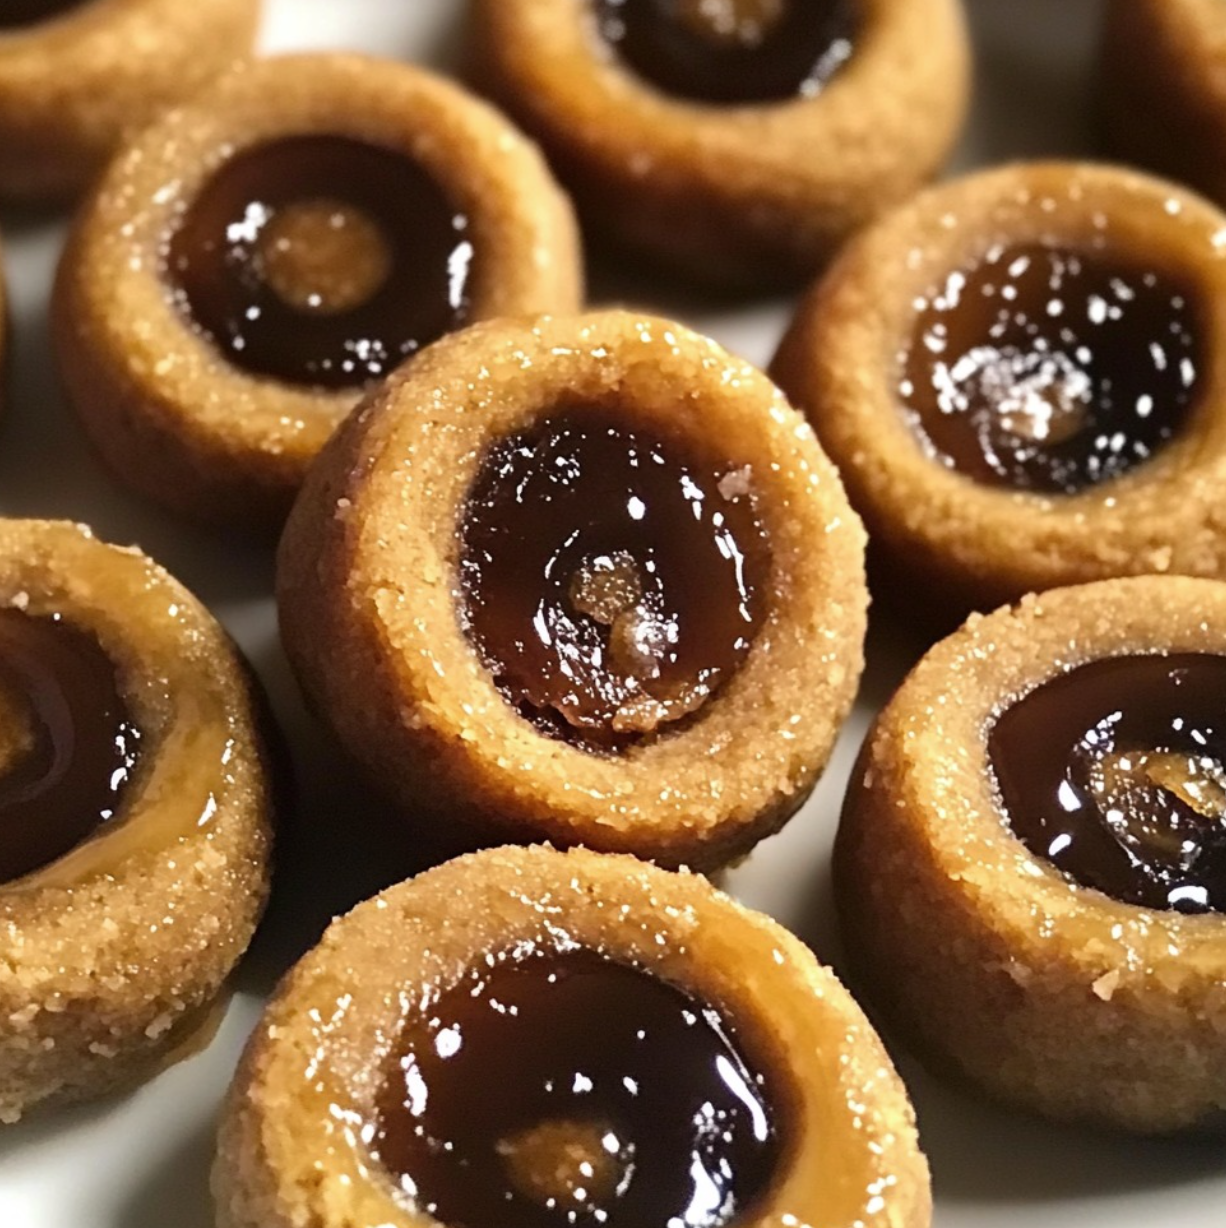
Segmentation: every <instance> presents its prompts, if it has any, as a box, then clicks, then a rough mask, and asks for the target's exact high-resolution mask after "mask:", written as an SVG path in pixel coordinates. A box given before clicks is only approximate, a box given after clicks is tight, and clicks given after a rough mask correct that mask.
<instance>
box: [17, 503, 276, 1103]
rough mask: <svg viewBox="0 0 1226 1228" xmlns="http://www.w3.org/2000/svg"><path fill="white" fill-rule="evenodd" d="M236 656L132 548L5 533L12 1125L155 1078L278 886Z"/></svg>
mask: <svg viewBox="0 0 1226 1228" xmlns="http://www.w3.org/2000/svg"><path fill="white" fill-rule="evenodd" d="M255 707H256V701H255V699H254V697H253V694H252V684H251V681H250V677H249V675H248V673H247V670H246V667H245V666H244V664H243V662H242V659H241V658H240V657H239V656H238V654H237V652H236V650H235V648H234V646H233V644H232V643H231V641H230V640H229V638H228V637H227V636H226V634H225V632H224V631H223V630H222V629H221V627H220V626H219V625H218V624H217V623H216V622H215V621H214V620H213V619H212V617H211V616H210V615H209V614H208V612H207V611H206V610H205V609H204V607H203V606H201V605H200V603H199V602H198V601H196V600H195V598H193V597H192V596H191V594H190V593H188V592H187V591H186V589H184V588H183V587H182V586H181V585H180V584H178V583H177V582H176V581H174V580H173V579H172V578H171V577H170V576H169V575H167V574H166V572H165V571H163V570H162V569H161V568H160V567H157V566H156V565H155V564H154V563H152V562H151V561H150V560H149V559H147V558H146V557H145V556H144V555H142V554H141V553H140V552H139V551H137V550H135V549H121V548H119V547H116V546H108V545H104V544H103V543H101V542H99V541H97V540H95V539H94V538H93V537H92V536H91V535H90V533H89V531H88V530H87V529H84V528H82V527H80V526H75V525H70V524H66V523H57V522H50V521H33V520H30V521H22V520H8V521H0V1121H15V1120H16V1119H17V1118H18V1117H20V1116H21V1115H22V1113H23V1112H24V1111H25V1110H27V1109H29V1108H31V1107H32V1106H34V1105H35V1104H38V1103H40V1102H43V1101H48V1100H78V1099H84V1098H87V1097H92V1096H96V1095H99V1094H101V1093H103V1092H106V1091H108V1090H110V1089H111V1088H114V1087H119V1086H122V1085H124V1084H128V1083H131V1082H133V1081H134V1080H136V1079H139V1078H141V1077H145V1076H148V1075H150V1074H152V1073H155V1072H156V1070H157V1069H158V1068H159V1065H160V1063H163V1062H164V1061H165V1059H166V1057H167V1055H168V1054H170V1053H171V1052H172V1051H174V1050H176V1049H178V1048H180V1047H181V1046H183V1045H184V1043H185V1042H186V1041H187V1040H188V1039H189V1038H190V1037H191V1036H192V1035H193V1033H194V1032H196V1031H197V1030H198V1029H200V1028H202V1027H204V1026H206V1025H207V1024H208V1022H209V1019H208V1012H209V1008H210V1005H211V1004H212V1003H213V1001H214V999H215V998H216V995H217V993H218V991H219V989H220V988H221V985H222V982H223V981H224V980H225V978H226V977H227V976H228V975H229V973H230V971H231V969H232V968H233V967H234V965H235V963H236V962H237V961H238V959H239V957H240V956H241V955H242V953H243V951H244V950H245V949H246V947H247V943H248V942H249V940H250V938H251V935H252V931H253V930H254V928H255V923H256V921H257V919H258V917H259V915H260V913H261V911H262V910H263V906H264V899H265V896H266V893H267V889H268V853H269V842H270V822H271V802H270V782H269V775H268V767H267V764H266V762H265V752H264V745H263V740H262V735H261V733H260V730H259V729H258V728H257V717H256V712H255Z"/></svg>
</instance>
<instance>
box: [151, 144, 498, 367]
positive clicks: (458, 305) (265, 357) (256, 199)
mask: <svg viewBox="0 0 1226 1228" xmlns="http://www.w3.org/2000/svg"><path fill="white" fill-rule="evenodd" d="M467 231H468V218H467V217H466V216H465V215H464V214H463V213H462V212H460V211H458V210H457V209H456V207H455V206H454V205H453V204H452V203H451V202H450V201H448V199H447V197H446V195H445V193H444V191H443V189H442V188H441V187H440V185H439V184H438V183H436V182H435V181H434V180H433V179H432V178H431V177H430V176H429V175H428V174H427V173H426V172H425V171H423V170H422V168H421V167H420V166H419V165H417V164H416V163H415V162H413V161H412V160H410V159H408V158H406V157H404V156H402V155H400V154H397V153H395V152H393V151H391V150H389V149H381V148H378V147H377V146H374V145H370V144H367V143H364V142H361V141H355V140H350V139H347V138H342V137H329V136H306V137H286V138H283V139H282V140H279V141H272V142H269V143H268V144H265V145H262V146H257V147H255V148H253V149H250V150H248V151H246V152H244V153H242V154H240V155H239V156H237V157H236V158H234V159H232V160H231V161H230V162H228V163H226V164H224V165H223V166H222V167H221V168H220V169H219V170H218V171H217V173H216V174H215V175H214V176H213V177H212V179H210V180H209V182H208V183H207V184H206V185H205V186H204V188H203V189H202V190H201V192H200V193H199V194H198V195H197V196H196V198H195V200H193V201H192V202H191V203H190V205H189V206H188V209H187V212H186V213H185V215H184V217H183V220H182V222H181V223H180V224H179V226H178V229H177V230H176V231H175V232H174V234H173V235H172V236H171V239H170V244H169V252H168V255H167V260H166V274H167V277H168V278H169V280H170V282H171V284H172V286H173V287H174V292H175V295H176V298H177V299H178V301H179V303H180V305H181V307H182V310H183V312H184V314H185V316H186V318H187V319H188V320H189V321H190V323H191V324H192V325H193V326H194V327H196V328H198V329H200V330H201V332H202V333H203V334H204V335H206V336H207V337H208V338H209V340H210V341H211V342H212V343H213V344H214V345H216V346H217V347H218V348H219V349H220V350H221V351H222V353H223V354H225V356H226V358H227V360H228V361H229V362H231V363H232V364H234V365H235V366H236V367H241V368H242V369H243V370H246V371H249V372H251V373H252V374H255V375H266V376H269V377H271V378H274V379H278V380H283V381H285V382H287V383H291V384H299V385H305V386H307V387H311V386H314V387H320V388H325V387H326V388H362V387H364V386H365V385H366V384H369V383H370V382H372V381H374V380H378V379H381V378H382V377H383V376H385V375H387V374H388V373H389V372H390V371H391V370H392V369H393V368H394V367H396V366H399V365H400V363H401V362H403V361H404V360H405V359H406V358H409V357H410V356H411V355H413V354H414V353H416V352H417V350H419V349H420V348H421V347H422V346H423V345H428V344H429V343H430V342H431V341H434V340H436V339H437V338H438V337H440V336H442V334H443V333H445V332H450V331H451V330H452V329H454V328H459V327H461V326H462V325H463V324H464V323H465V322H466V320H467V318H468V313H469V310H470V293H469V284H468V283H469V277H470V276H471V275H472V273H473V270H472V262H473V259H474V255H475V253H474V250H473V244H472V242H471V241H470V239H469V237H468V234H467Z"/></svg>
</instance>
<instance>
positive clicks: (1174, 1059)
mask: <svg viewBox="0 0 1226 1228" xmlns="http://www.w3.org/2000/svg"><path fill="white" fill-rule="evenodd" d="M1224 686H1226V585H1222V584H1221V583H1218V582H1215V581H1209V580H1200V579H1188V578H1184V577H1160V576H1147V577H1140V578H1130V579H1122V580H1112V581H1104V582H1102V583H1099V584H1091V585H1084V586H1080V587H1075V588H1069V589H1060V590H1056V591H1053V592H1050V593H1045V594H1042V595H1040V596H1038V597H1028V598H1026V599H1025V600H1024V601H1023V602H1022V603H1021V605H1019V606H1017V607H1014V608H1006V609H1002V610H998V611H997V612H995V613H994V614H991V615H989V616H987V617H981V616H979V615H973V616H972V617H971V619H970V620H969V621H968V622H967V623H966V625H965V626H964V627H963V628H962V629H961V630H960V631H958V632H957V633H956V634H955V635H953V636H951V637H950V638H949V639H947V640H945V641H944V642H942V643H941V644H938V645H937V646H936V647H935V648H934V649H933V650H932V651H931V652H930V653H929V654H928V655H927V656H926V657H925V658H924V659H923V660H922V661H921V662H920V664H919V665H918V666H917V667H916V668H915V670H914V671H913V673H912V674H911V676H910V677H909V678H908V679H907V680H906V682H905V683H904V684H903V686H902V688H901V689H900V690H899V691H898V693H897V694H896V695H895V696H894V698H893V700H891V702H890V704H889V705H888V706H887V707H886V708H885V709H884V711H883V712H882V713H881V715H880V716H879V717H878V719H877V722H876V725H875V727H874V729H873V731H872V733H871V735H870V737H869V740H868V741H867V743H866V744H865V747H864V750H863V751H862V753H861V757H860V761H859V765H858V767H857V768H856V771H855V772H854V774H853V777H852V784H851V791H850V793H849V794H848V799H847V804H846V808H845V810H844V815H843V821H842V825H841V826H840V829H839V835H838V840H837V844H836V849H835V885H836V889H837V891H838V899H839V907H840V914H841V918H842V921H843V928H844V934H845V937H846V939H847V942H848V945H849V948H850V950H851V954H853V955H854V956H855V959H854V960H853V965H852V966H853V972H854V973H855V977H856V983H857V984H860V983H862V984H863V986H864V988H865V989H866V990H867V991H870V992H871V1000H872V1001H873V1002H874V1003H875V1004H876V1005H877V1006H879V1007H880V1008H881V1010H882V1013H883V1015H884V1016H885V1018H886V1019H887V1020H888V1022H889V1023H890V1025H891V1027H896V1028H897V1029H898V1030H899V1032H900V1033H902V1034H904V1035H905V1036H906V1037H908V1038H909V1039H910V1040H912V1041H913V1042H914V1043H915V1044H916V1046H917V1047H918V1048H919V1049H920V1051H921V1052H922V1053H923V1054H924V1055H925V1056H926V1057H927V1058H928V1059H929V1060H931V1061H932V1062H933V1063H934V1064H935V1065H937V1066H939V1067H941V1068H943V1069H947V1070H949V1071H952V1072H954V1073H956V1074H958V1075H960V1076H962V1077H964V1078H966V1079H969V1080H971V1081H973V1082H974V1083H977V1084H978V1085H979V1086H980V1087H982V1088H983V1089H984V1090H986V1091H988V1092H989V1093H991V1094H992V1095H993V1096H995V1097H998V1098H1000V1099H1001V1100H1006V1101H1009V1102H1012V1103H1014V1104H1017V1105H1020V1106H1023V1107H1026V1108H1029V1109H1033V1110H1036V1111H1038V1112H1041V1113H1044V1114H1047V1115H1049V1116H1052V1117H1058V1118H1079V1119H1088V1120H1091V1121H1094V1122H1098V1123H1101V1124H1108V1125H1113V1126H1122V1127H1125V1128H1127V1129H1131V1130H1138V1131H1154V1132H1159V1131H1172V1130H1178V1129H1182V1128H1186V1127H1192V1126H1197V1125H1199V1124H1201V1123H1202V1122H1209V1121H1211V1120H1213V1119H1214V1118H1215V1116H1216V1117H1217V1119H1218V1120H1219V1121H1220V1114H1221V1113H1222V1111H1223V1110H1224V1109H1226V1047H1224V1046H1223V1044H1222V1035H1223V1032H1224V1031H1226V992H1224V991H1223V984H1224V983H1226V917H1224V916H1223V912H1224V911H1226V822H1224V816H1226V788H1224V782H1226V769H1224V767H1223V764H1224V763H1226V720H1224V719H1223V716H1222V702H1221V699H1222V695H1223V693H1224V692H1223V688H1224Z"/></svg>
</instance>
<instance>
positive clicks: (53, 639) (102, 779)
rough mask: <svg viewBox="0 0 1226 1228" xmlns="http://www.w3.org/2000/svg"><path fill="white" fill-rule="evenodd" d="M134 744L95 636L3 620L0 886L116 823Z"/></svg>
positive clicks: (137, 737)
mask: <svg viewBox="0 0 1226 1228" xmlns="http://www.w3.org/2000/svg"><path fill="white" fill-rule="evenodd" d="M141 741H142V735H141V730H140V727H139V726H138V725H137V724H136V722H135V721H134V720H133V719H132V715H131V713H130V712H129V711H128V706H127V704H126V703H125V701H124V699H123V697H122V695H121V694H120V693H119V689H118V681H117V679H116V675H115V666H114V663H113V662H112V661H111V660H110V658H109V657H108V656H107V655H106V653H105V652H104V651H103V649H102V646H101V645H100V644H99V643H98V641H97V639H96V638H95V637H94V636H92V635H90V634H89V633H88V632H86V631H81V630H79V629H78V628H76V627H74V626H73V625H72V624H71V623H70V622H68V621H67V620H65V619H64V617H63V616H62V615H59V614H54V615H50V616H46V617H41V618H35V617H31V616H29V615H27V614H24V613H23V612H22V611H20V610H16V609H12V608H9V609H6V610H0V746H2V750H0V884H2V883H7V882H12V881H13V880H14V879H19V878H23V877H25V876H26V875H27V874H31V873H34V872H35V871H37V870H39V869H41V868H42V867H43V866H45V865H47V864H48V863H49V862H52V861H55V860H56V859H58V858H59V857H62V856H63V855H64V854H65V853H67V852H68V851H69V850H70V849H72V848H74V847H75V846H76V845H78V844H79V843H81V841H83V840H86V839H88V838H89V837H90V836H92V835H93V834H94V833H95V832H96V831H98V830H99V829H100V828H101V827H102V826H103V824H106V823H109V822H118V821H121V819H122V812H123V805H124V798H125V795H126V793H127V788H128V785H129V783H130V781H131V780H132V777H133V775H134V774H135V773H136V772H137V771H138V770H139V768H140V763H141V759H142V757H143V756H142V747H141Z"/></svg>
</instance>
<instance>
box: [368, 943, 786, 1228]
mask: <svg viewBox="0 0 1226 1228" xmlns="http://www.w3.org/2000/svg"><path fill="white" fill-rule="evenodd" d="M596 1020H599V1021H600V1023H599V1027H598V1028H597V1027H594V1026H593V1024H594V1021H596ZM509 1054H514V1055H516V1056H515V1057H514V1058H509V1057H508V1055H509ZM385 1077H386V1083H385V1085H384V1088H383V1091H382V1094H381V1095H380V1098H379V1106H378V1113H377V1119H376V1128H375V1132H374V1136H373V1139H372V1142H371V1149H372V1151H373V1152H374V1154H375V1155H376V1157H377V1158H378V1160H379V1162H380V1163H381V1164H382V1165H383V1166H384V1168H385V1169H387V1170H388V1171H389V1172H390V1173H392V1175H393V1177H394V1178H395V1179H396V1181H397V1183H398V1185H399V1187H400V1189H401V1190H402V1191H403V1192H404V1193H405V1194H406V1195H407V1196H408V1197H409V1198H410V1199H411V1201H412V1203H413V1205H414V1206H415V1207H417V1208H418V1209H420V1210H421V1211H423V1212H425V1213H427V1214H429V1215H430V1216H432V1217H433V1218H434V1219H436V1220H438V1221H439V1222H440V1223H445V1224H450V1223H463V1224H470V1225H491V1226H492V1225H494V1224H498V1223H506V1224H511V1225H519V1226H521V1228H549V1226H550V1225H555V1224H561V1223H571V1224H573V1223H579V1222H590V1223H594V1224H602V1225H607V1226H608V1228H627V1226H629V1225H636V1224H644V1223H658V1224H665V1223H668V1224H677V1225H687V1226H688V1225H694V1226H695V1228H699V1226H701V1228H718V1226H719V1225H722V1224H726V1223H728V1222H730V1221H731V1220H734V1219H737V1218H742V1217H744V1216H745V1215H746V1213H748V1212H750V1211H751V1208H752V1207H753V1205H754V1204H755V1203H756V1202H758V1201H760V1200H761V1198H762V1196H763V1195H764V1194H765V1193H766V1191H767V1189H768V1188H769V1186H770V1184H771V1182H772V1180H773V1179H774V1177H775V1174H776V1170H777V1168H778V1164H779V1161H780V1158H781V1155H782V1154H783V1153H784V1152H785V1151H786V1150H787V1140H786V1137H785V1136H786V1133H787V1131H786V1128H785V1123H783V1122H781V1121H780V1120H779V1117H778V1114H777V1113H776V1112H775V1110H774V1108H773V1106H772V1105H771V1103H770V1096H769V1092H768V1089H767V1078H766V1076H765V1075H764V1074H763V1073H761V1072H759V1071H756V1070H754V1069H753V1068H752V1067H751V1066H750V1064H748V1061H747V1059H746V1057H745V1055H744V1054H743V1052H742V1050H741V1048H740V1047H739V1046H738V1044H737V1037H736V1032H735V1029H734V1028H733V1027H732V1025H731V1024H730V1023H729V1021H728V1020H727V1019H725V1018H724V1017H723V1016H722V1015H721V1013H720V1012H719V1011H717V1010H715V1009H714V1008H713V1007H711V1006H710V1005H708V1004H705V1003H702V1002H700V1001H698V1000H697V999H696V998H694V997H693V996H692V995H691V994H687V993H686V992H684V991H683V990H681V989H679V988H677V987H675V986H673V985H669V984H667V983H666V982H664V981H661V980H659V979H658V978H656V977H654V976H652V975H650V974H649V973H647V972H644V971H641V970H639V969H636V968H632V967H630V966H628V965H626V964H622V963H618V962H616V961H614V960H610V959H607V958H605V957H603V956H601V955H597V954H595V953H594V952H591V951H582V950H572V951H559V952H552V953H548V954H546V953H543V952H538V953H537V954H535V955H530V956H527V957H524V958H519V959H517V958H515V957H514V956H509V957H504V958H502V959H495V960H494V962H493V964H492V966H490V965H479V966H478V967H476V968H474V969H473V970H472V971H471V972H470V973H469V975H468V976H466V977H465V978H464V979H463V980H462V981H460V982H459V983H458V984H456V985H454V986H451V987H450V988H448V989H446V990H445V991H443V992H442V993H440V994H439V995H438V996H437V997H436V998H434V999H433V1000H432V1001H431V1003H430V1008H429V1018H428V1020H427V1019H424V1018H420V1017H414V1018H413V1019H412V1020H411V1021H410V1023H409V1024H408V1026H407V1027H406V1028H405V1029H404V1030H403V1031H402V1032H401V1034H400V1036H399V1038H398V1040H397V1041H396V1044H395V1046H394V1048H393V1060H392V1061H391V1062H390V1063H388V1066H387V1074H386V1076H385Z"/></svg>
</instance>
